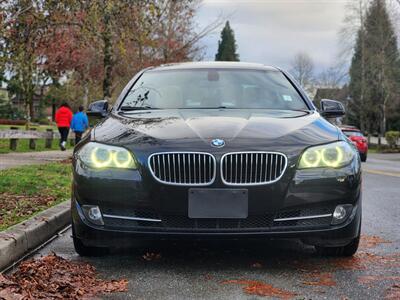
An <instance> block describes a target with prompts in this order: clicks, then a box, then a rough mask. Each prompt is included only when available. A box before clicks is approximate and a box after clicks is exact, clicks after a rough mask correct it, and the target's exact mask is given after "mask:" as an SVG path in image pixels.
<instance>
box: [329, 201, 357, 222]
mask: <svg viewBox="0 0 400 300" xmlns="http://www.w3.org/2000/svg"><path fill="white" fill-rule="evenodd" d="M352 208H353V205H351V204H344V205H338V206H336V208H335V211H334V212H333V218H332V224H333V225H337V224H340V223H343V222H344V221H345V220H346V219H347V217H348V216H349V215H350V213H351V209H352Z"/></svg>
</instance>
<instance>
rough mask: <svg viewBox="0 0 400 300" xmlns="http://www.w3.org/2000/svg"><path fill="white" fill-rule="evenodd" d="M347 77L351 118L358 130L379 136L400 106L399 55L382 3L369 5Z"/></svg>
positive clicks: (381, 0) (379, 0)
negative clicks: (350, 99) (389, 118)
mask: <svg viewBox="0 0 400 300" xmlns="http://www.w3.org/2000/svg"><path fill="white" fill-rule="evenodd" d="M350 78H351V80H350V94H351V97H352V102H351V104H350V111H351V117H352V118H353V120H354V121H356V124H357V125H360V126H361V129H363V130H367V131H369V132H371V131H372V132H375V131H377V132H379V133H380V135H383V134H384V133H385V131H386V127H387V120H388V117H390V115H391V114H392V115H393V113H394V112H395V111H396V108H397V109H398V107H399V105H400V103H399V93H400V55H399V50H398V48H397V39H396V35H395V32H394V29H393V25H392V24H391V21H390V18H389V15H388V12H387V9H386V5H385V2H384V1H383V0H374V1H373V2H372V3H371V5H370V7H369V9H368V13H367V16H366V19H365V23H364V24H363V25H362V27H361V29H360V30H359V33H358V37H357V42H356V45H355V51H354V56H353V59H352V64H351V68H350Z"/></svg>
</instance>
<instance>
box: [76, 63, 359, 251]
mask: <svg viewBox="0 0 400 300" xmlns="http://www.w3.org/2000/svg"><path fill="white" fill-rule="evenodd" d="M343 113H344V109H343V106H342V105H341V104H340V103H339V102H335V101H332V100H323V101H322V105H321V110H319V111H318V110H317V109H316V108H315V106H314V105H313V103H312V102H311V101H310V100H309V99H308V98H307V96H306V94H305V93H304V92H303V90H302V89H301V88H300V87H299V86H298V84H297V83H296V82H295V81H294V80H293V79H292V78H291V77H290V75H289V74H287V73H285V72H284V71H282V70H280V69H277V68H273V67H267V66H264V65H259V64H247V63H236V62H235V63H216V62H210V63H208V62H207V63H206V62H199V63H183V64H170V65H163V66H159V67H151V68H148V69H145V70H143V71H141V72H139V73H138V74H137V75H136V76H135V77H134V78H133V79H132V80H131V81H130V82H129V84H128V85H127V86H126V87H125V89H124V90H123V91H122V93H121V95H120V96H119V98H118V99H117V101H116V103H115V104H114V105H113V106H112V107H108V103H107V102H106V101H97V102H94V103H92V104H91V106H90V107H89V111H88V114H89V116H90V117H91V118H98V119H99V122H98V124H97V125H96V126H95V127H94V128H93V129H92V130H91V132H90V133H89V134H88V135H87V136H86V137H85V138H84V139H83V140H82V141H81V142H80V143H79V144H78V145H77V146H76V147H75V151H74V157H73V169H74V172H73V188H72V191H73V195H72V228H73V241H74V245H75V249H76V251H77V252H78V253H79V254H80V255H91V254H98V253H102V252H104V250H105V249H107V248H109V247H116V246H117V247H119V246H127V245H130V244H134V242H135V241H136V240H138V239H152V240H154V239H163V240H164V239H171V240H172V239H178V238H187V239H193V238H194V239H200V238H207V239H212V238H218V239H222V238H228V239H244V238H258V239H267V238H277V240H279V238H285V239H287V238H294V239H301V240H302V241H303V242H304V243H307V244H310V245H314V246H315V247H316V249H317V251H319V252H321V253H323V254H328V255H347V256H348V255H353V254H354V253H355V252H356V251H357V248H358V243H359V239H360V227H361V166H360V158H359V155H358V154H357V150H356V149H355V148H354V146H353V145H351V143H350V142H349V141H348V139H346V137H345V136H344V135H343V134H342V132H341V131H340V130H339V129H338V128H337V127H336V126H334V125H332V124H330V123H329V122H328V121H326V119H325V118H324V117H337V116H340V115H343Z"/></svg>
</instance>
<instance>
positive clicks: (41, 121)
mask: <svg viewBox="0 0 400 300" xmlns="http://www.w3.org/2000/svg"><path fill="white" fill-rule="evenodd" d="M38 123H39V124H40V125H50V124H51V122H50V120H49V119H47V118H41V119H39V120H38Z"/></svg>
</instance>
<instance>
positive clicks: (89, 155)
mask: <svg viewBox="0 0 400 300" xmlns="http://www.w3.org/2000/svg"><path fill="white" fill-rule="evenodd" d="M77 157H78V159H79V160H80V161H81V162H83V163H84V164H85V165H87V166H89V167H92V168H94V169H104V168H118V169H137V163H136V160H135V157H134V156H133V154H132V153H131V152H130V151H129V150H127V149H125V148H123V147H118V146H111V145H105V144H100V143H96V142H90V143H87V144H86V145H84V146H83V147H82V148H81V149H79V150H78V152H77Z"/></svg>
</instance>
